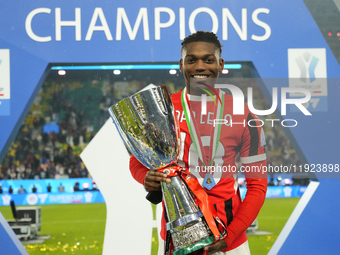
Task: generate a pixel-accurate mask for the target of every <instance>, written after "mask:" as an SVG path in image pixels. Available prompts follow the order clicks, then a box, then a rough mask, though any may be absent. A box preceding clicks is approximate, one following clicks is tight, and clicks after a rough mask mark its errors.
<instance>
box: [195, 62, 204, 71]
mask: <svg viewBox="0 0 340 255" xmlns="http://www.w3.org/2000/svg"><path fill="white" fill-rule="evenodd" d="M195 69H196V71H204V70H205V69H206V67H205V63H204V61H203V60H202V59H199V60H198V61H197V62H196V66H195Z"/></svg>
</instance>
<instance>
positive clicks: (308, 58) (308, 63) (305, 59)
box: [295, 51, 319, 83]
mask: <svg viewBox="0 0 340 255" xmlns="http://www.w3.org/2000/svg"><path fill="white" fill-rule="evenodd" d="M295 61H296V64H297V65H298V67H299V68H300V73H301V75H300V80H301V81H302V82H304V83H307V82H308V80H309V83H312V82H313V81H314V80H315V68H316V66H317V64H318V62H319V59H318V58H317V57H315V56H313V55H312V54H311V53H309V52H308V51H306V52H305V53H303V54H302V55H301V56H299V57H298V58H297V59H296V60H295Z"/></svg>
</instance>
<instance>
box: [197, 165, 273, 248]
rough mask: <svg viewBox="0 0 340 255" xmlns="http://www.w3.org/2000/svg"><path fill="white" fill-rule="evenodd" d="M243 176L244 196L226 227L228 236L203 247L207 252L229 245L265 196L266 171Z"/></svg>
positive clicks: (247, 225) (251, 219)
mask: <svg viewBox="0 0 340 255" xmlns="http://www.w3.org/2000/svg"><path fill="white" fill-rule="evenodd" d="M264 165H266V160H263V161H260V162H256V163H252V164H243V166H244V167H246V166H258V167H262V166H264ZM245 176H246V181H247V193H246V197H245V199H244V200H243V202H242V203H241V204H240V206H239V208H238V210H237V212H236V214H235V215H234V217H233V221H232V222H231V223H230V224H229V226H228V227H227V233H228V236H227V237H226V238H225V239H223V240H220V241H218V242H216V243H213V244H212V245H209V246H207V247H205V248H204V250H205V251H208V252H209V254H213V253H214V252H217V251H222V250H224V249H226V248H227V247H229V246H230V245H231V244H232V243H233V242H234V241H235V239H236V238H237V237H238V236H239V235H240V234H242V233H243V232H244V231H246V230H247V228H248V227H249V226H250V225H251V224H252V223H253V221H254V220H255V219H256V217H257V215H258V213H259V212H260V209H261V207H262V205H263V203H264V200H265V198H266V191H267V182H268V181H267V173H256V174H254V173H250V174H248V173H245ZM202 254H203V252H202Z"/></svg>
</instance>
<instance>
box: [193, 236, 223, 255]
mask: <svg viewBox="0 0 340 255" xmlns="http://www.w3.org/2000/svg"><path fill="white" fill-rule="evenodd" d="M226 248H227V243H226V242H225V241H224V240H220V241H217V242H216V243H213V244H210V245H208V246H206V247H204V248H203V249H202V251H201V252H200V253H198V255H203V254H209V255H210V254H214V253H215V252H218V251H223V250H224V249H226Z"/></svg>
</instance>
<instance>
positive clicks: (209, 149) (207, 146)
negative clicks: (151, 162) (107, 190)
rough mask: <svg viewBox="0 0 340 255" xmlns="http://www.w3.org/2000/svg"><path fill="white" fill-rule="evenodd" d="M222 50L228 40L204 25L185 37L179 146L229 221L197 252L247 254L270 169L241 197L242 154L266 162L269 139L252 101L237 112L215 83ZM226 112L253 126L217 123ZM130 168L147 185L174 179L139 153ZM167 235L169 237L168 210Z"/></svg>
mask: <svg viewBox="0 0 340 255" xmlns="http://www.w3.org/2000/svg"><path fill="white" fill-rule="evenodd" d="M221 52H222V45H221V43H220V41H219V40H218V38H217V36H216V35H215V34H214V33H212V32H204V31H198V32H196V33H194V34H192V35H190V36H188V37H186V38H185V39H184V40H183V42H182V50H181V53H182V58H181V60H180V71H181V72H182V73H183V75H184V78H185V88H184V89H183V90H182V91H180V92H178V93H176V94H173V95H172V96H171V100H172V103H173V105H174V108H175V110H176V112H177V113H178V115H177V117H178V120H179V127H180V132H181V144H182V145H184V146H182V147H181V150H180V152H179V160H178V163H179V164H180V165H181V166H183V167H185V168H186V169H189V170H190V172H191V173H192V174H193V175H195V176H196V177H197V179H198V181H199V183H200V184H201V186H202V187H203V188H204V190H205V191H206V193H207V194H208V196H209V200H210V201H211V203H212V204H213V205H214V207H215V210H216V213H217V216H218V218H219V219H220V220H221V221H222V222H223V224H224V226H225V229H223V228H220V227H221V226H219V229H220V231H221V233H222V232H223V231H226V234H225V235H224V236H223V237H224V238H223V239H222V240H219V241H216V242H214V243H213V244H211V245H209V246H206V247H205V248H204V250H200V251H197V252H195V254H203V253H205V254H206V253H208V254H221V255H222V254H227V255H237V254H239V255H247V254H250V251H249V247H248V241H247V236H246V232H245V231H246V229H247V228H248V227H249V226H250V225H251V223H252V222H253V221H254V220H255V218H256V216H257V214H258V213H259V210H260V208H261V207H262V205H263V202H264V199H265V194H266V190H267V178H266V173H255V174H254V173H251V172H250V173H245V176H246V181H247V194H246V197H245V199H244V200H243V201H241V197H240V192H239V187H238V181H237V169H239V166H238V165H237V163H236V157H240V160H241V163H242V167H244V168H247V167H248V168H249V169H251V168H252V167H257V168H261V167H262V166H266V154H265V151H264V146H265V140H264V135H263V132H262V128H261V126H260V125H259V121H258V119H257V118H256V116H254V115H253V114H252V113H251V112H250V111H249V109H248V107H247V106H246V105H245V113H244V115H232V113H233V103H232V101H233V98H232V97H231V96H230V95H227V94H225V93H224V92H222V91H220V90H215V89H214V88H213V86H214V84H216V82H217V80H218V76H219V73H220V72H221V71H222V70H223V67H224V60H223V59H222V58H221ZM214 93H215V95H214V96H213V95H212V94H214ZM206 94H208V95H212V97H206V99H207V109H208V113H207V114H206V115H204V114H203V113H202V112H200V109H201V103H202V95H205V96H206ZM208 98H209V99H210V100H208ZM217 98H220V101H218V100H216V99H217ZM191 113H192V114H191ZM225 116H232V117H230V118H232V121H233V123H235V124H236V123H248V121H249V120H252V121H254V123H253V125H252V126H249V125H241V124H238V125H235V124H234V125H230V123H223V124H221V123H220V124H218V125H215V123H214V122H213V121H212V119H211V118H215V119H216V118H224V117H225ZM255 123H256V124H255ZM193 130H194V132H193ZM211 166H213V167H214V169H215V170H214V171H212V168H211ZM216 169H220V171H216ZM222 170H223V171H222ZM224 170H225V171H224ZM130 171H131V174H132V176H133V177H134V178H135V179H136V180H137V181H138V182H140V183H141V184H143V185H144V186H145V189H146V190H147V191H159V190H160V189H161V185H160V182H167V183H170V179H169V178H166V175H165V174H163V173H160V172H157V171H155V170H149V169H147V168H145V167H144V166H143V165H142V164H141V163H139V161H138V160H137V159H136V158H135V157H133V156H132V157H131V159H130ZM161 237H162V238H163V240H165V237H166V229H165V220H164V214H163V219H162V230H161ZM160 243H161V242H160ZM164 253H166V254H169V245H167V244H166V245H165V248H164V245H160V247H159V253H158V254H164ZM170 253H171V248H170Z"/></svg>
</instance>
